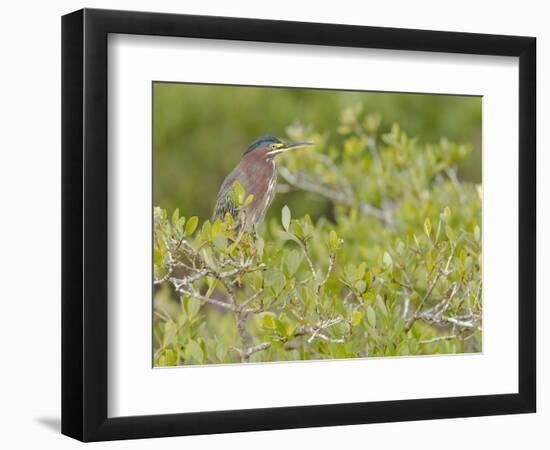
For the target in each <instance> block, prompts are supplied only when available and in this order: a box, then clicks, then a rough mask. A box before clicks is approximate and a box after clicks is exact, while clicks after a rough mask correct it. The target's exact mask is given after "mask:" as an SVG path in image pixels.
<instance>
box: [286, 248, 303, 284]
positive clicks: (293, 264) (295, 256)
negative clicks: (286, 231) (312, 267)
mask: <svg viewBox="0 0 550 450" xmlns="http://www.w3.org/2000/svg"><path fill="white" fill-rule="evenodd" d="M301 262H302V255H301V254H300V252H299V251H298V250H291V251H289V252H288V253H287V254H286V257H285V265H286V268H287V270H288V276H290V277H292V276H293V275H294V274H295V273H296V271H297V270H298V267H300V263H301Z"/></svg>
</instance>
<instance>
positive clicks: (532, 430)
mask: <svg viewBox="0 0 550 450" xmlns="http://www.w3.org/2000/svg"><path fill="white" fill-rule="evenodd" d="M82 6H87V7H96V8H116V9H137V10H156V11H166V12H181V13H191V14H211V15H225V16H249V17H258V18H272V19H288V20H307V21H319V22H336V23H354V24H361V25H377V26H395V27H409V28H423V29H439V30H456V31H472V32H483V33H501V34H519V35H531V36H536V37H537V38H538V58H539V59H538V86H539V88H538V112H539V115H538V123H539V138H538V148H539V201H538V205H539V207H538V208H539V209H538V211H539V230H542V229H543V223H544V224H546V226H548V223H549V221H550V217H549V216H548V209H549V208H548V206H546V207H544V208H543V201H542V197H543V196H544V197H545V198H547V197H548V195H549V194H550V192H549V189H550V183H549V182H548V181H546V182H543V181H542V180H541V178H542V173H543V168H545V169H546V170H550V158H549V156H548V153H546V154H544V153H543V152H542V151H541V149H542V148H543V146H544V142H548V141H549V131H548V130H547V129H543V124H544V123H545V122H547V121H548V118H547V117H546V115H545V114H544V111H543V109H544V106H548V105H549V104H550V98H549V95H550V94H549V92H550V80H549V79H548V72H549V70H550V30H549V29H548V26H547V18H548V12H547V11H546V12H545V11H544V2H536V1H529V0H525V1H522V2H513V3H511V2H510V5H509V4H508V2H503V1H500V2H498V3H497V2H479V1H469V0H463V1H461V2H454V3H452V4H448V3H446V2H437V1H429V2H428V1H422V2H421V1H415V2H410V1H405V0H403V1H401V0H399V1H397V0H395V1H392V2H385V3H383V2H376V3H374V2H373V3H372V4H368V3H367V2H352V1H344V0H341V1H339V2H325V3H324V4H322V3H321V2H315V3H313V2H311V3H310V4H308V3H306V2H301V3H299V2H297V1H296V0H294V1H285V0H278V1H276V2H245V1H240V0H233V1H231V2H224V1H222V0H219V1H204V2H189V3H188V4H184V3H183V2H169V1H160V0H159V1H157V2H147V1H143V0H133V1H129V0H115V1H111V2H106V1H95V0H88V1H87V2H85V3H82V2H74V1H73V2H69V1H56V2H23V1H20V2H17V3H16V2H9V3H6V4H4V6H3V11H2V17H1V18H0V23H1V26H0V33H1V34H2V35H1V37H2V38H1V39H0V45H1V46H2V52H1V55H2V68H1V70H0V77H1V78H2V87H3V89H2V92H1V95H0V106H1V108H2V109H1V111H2V120H1V122H0V123H2V128H1V129H2V139H1V142H2V144H1V145H2V153H1V158H2V163H1V164H0V171H1V172H0V183H1V189H0V192H1V193H2V194H1V195H2V205H3V220H2V222H1V225H0V227H1V233H0V236H2V241H3V245H2V246H1V247H0V248H1V253H2V258H1V261H2V262H1V263H0V264H2V270H1V272H0V273H2V275H3V276H2V281H3V283H2V285H3V286H2V304H3V310H2V312H3V315H2V319H3V320H2V325H1V326H0V333H1V338H2V343H3V347H2V348H3V355H2V358H1V361H2V363H1V364H2V369H3V370H2V377H1V378H2V381H1V382H0V402H1V405H2V408H1V412H0V417H1V418H0V423H2V429H3V431H2V433H1V434H0V442H2V443H3V444H4V448H20V447H21V448H23V447H25V448H28V447H30V446H32V445H33V444H34V445H40V447H41V448H48V447H54V448H73V447H77V446H79V445H80V444H78V443H77V442H75V441H72V440H70V439H68V438H65V437H62V436H61V435H59V434H58V427H59V415H60V408H59V397H60V388H59V379H60V349H59V343H60V250H59V246H60V231H59V230H60V213H61V211H60V189H61V187H60V150H59V148H60V16H61V15H62V14H64V13H67V12H70V11H72V10H75V9H78V8H80V7H82ZM545 119H546V120H545ZM549 253H550V238H549V237H548V235H547V236H545V237H544V238H542V236H540V232H539V269H538V273H539V275H540V274H544V272H545V271H547V270H548V256H547V255H548V254H549ZM541 255H544V256H541ZM539 278H540V277H539ZM549 288H550V286H549V285H548V277H546V279H545V280H543V281H540V282H539V306H540V307H539V352H538V353H539V380H544V379H545V378H546V379H548V375H549V373H550V367H549V364H550V357H549V356H548V354H546V355H543V350H545V349H547V348H548V347H547V346H548V345H549V343H550V331H549V328H548V327H546V328H543V327H542V326H541V325H543V321H542V320H541V318H543V317H546V316H547V315H548V314H549V313H550V307H548V305H547V304H543V302H542V301H540V299H543V298H544V297H545V295H544V294H547V293H548V290H549ZM541 328H543V329H541ZM541 349H543V350H541ZM539 384H540V386H539V413H538V414H536V415H523V416H505V417H489V418H487V417H486V418H473V419H461V420H443V421H430V422H414V423H401V424H380V425H366V426H353V427H338V428H322V429H309V430H292V431H278V432H262V433H241V434H235V435H230V436H207V437H191V438H172V439H164V440H162V441H159V440H157V441H155V442H153V441H137V442H121V443H117V444H98V445H97V446H96V448H106V447H107V445H109V446H110V445H114V446H115V448H149V447H150V446H151V445H163V446H164V447H165V448H181V446H195V447H197V446H198V447H200V448H215V447H218V446H220V444H222V445H223V446H224V448H226V449H232V448H235V449H237V448H238V449H244V448H255V447H258V448H259V447H261V448H263V449H271V448H285V447H288V448H295V447H300V446H315V447H317V448H331V447H334V446H338V445H342V444H344V445H346V444H347V445H357V446H360V447H365V448H368V447H370V448H376V447H378V448H380V447H385V448H398V447H402V446H405V445H406V446H407V448H409V449H411V450H412V449H417V448H422V449H430V448H440V447H445V448H448V449H463V448H468V447H472V448H487V447H489V446H490V447H497V448H517V447H519V446H526V447H527V448H548V444H549V441H550V438H549V437H548V431H547V426H548V425H547V424H548V422H549V420H550V394H549V392H550V391H549V389H548V387H547V386H545V385H544V384H542V383H539Z"/></svg>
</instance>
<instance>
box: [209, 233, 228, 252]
mask: <svg viewBox="0 0 550 450" xmlns="http://www.w3.org/2000/svg"><path fill="white" fill-rule="evenodd" d="M212 243H213V244H214V247H216V248H217V249H218V250H222V251H223V250H225V249H226V247H227V236H226V235H225V234H222V233H218V234H216V235H214V236H212Z"/></svg>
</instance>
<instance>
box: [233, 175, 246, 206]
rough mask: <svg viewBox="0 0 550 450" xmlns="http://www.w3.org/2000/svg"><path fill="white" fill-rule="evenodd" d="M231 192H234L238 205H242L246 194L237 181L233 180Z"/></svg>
mask: <svg viewBox="0 0 550 450" xmlns="http://www.w3.org/2000/svg"><path fill="white" fill-rule="evenodd" d="M233 192H235V195H236V197H237V201H238V205H239V206H240V205H242V204H243V202H244V196H245V195H246V192H245V190H244V187H243V185H242V184H241V183H239V180H235V182H234V183H233Z"/></svg>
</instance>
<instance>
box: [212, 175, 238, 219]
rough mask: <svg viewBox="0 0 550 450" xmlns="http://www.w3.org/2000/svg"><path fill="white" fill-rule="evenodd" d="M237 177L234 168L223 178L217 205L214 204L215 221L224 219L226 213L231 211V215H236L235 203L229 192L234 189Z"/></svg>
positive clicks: (213, 217)
mask: <svg viewBox="0 0 550 450" xmlns="http://www.w3.org/2000/svg"><path fill="white" fill-rule="evenodd" d="M236 179H237V176H236V172H235V170H233V171H232V172H231V173H230V174H229V175H227V177H225V180H223V183H222V185H221V187H220V190H219V191H218V195H217V196H216V205H215V206H214V214H213V216H212V221H215V220H216V219H222V220H223V219H224V217H225V213H227V212H229V213H231V215H234V213H235V205H233V202H232V201H231V197H230V196H229V194H230V193H231V190H232V189H233V183H234V182H235V180H236Z"/></svg>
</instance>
